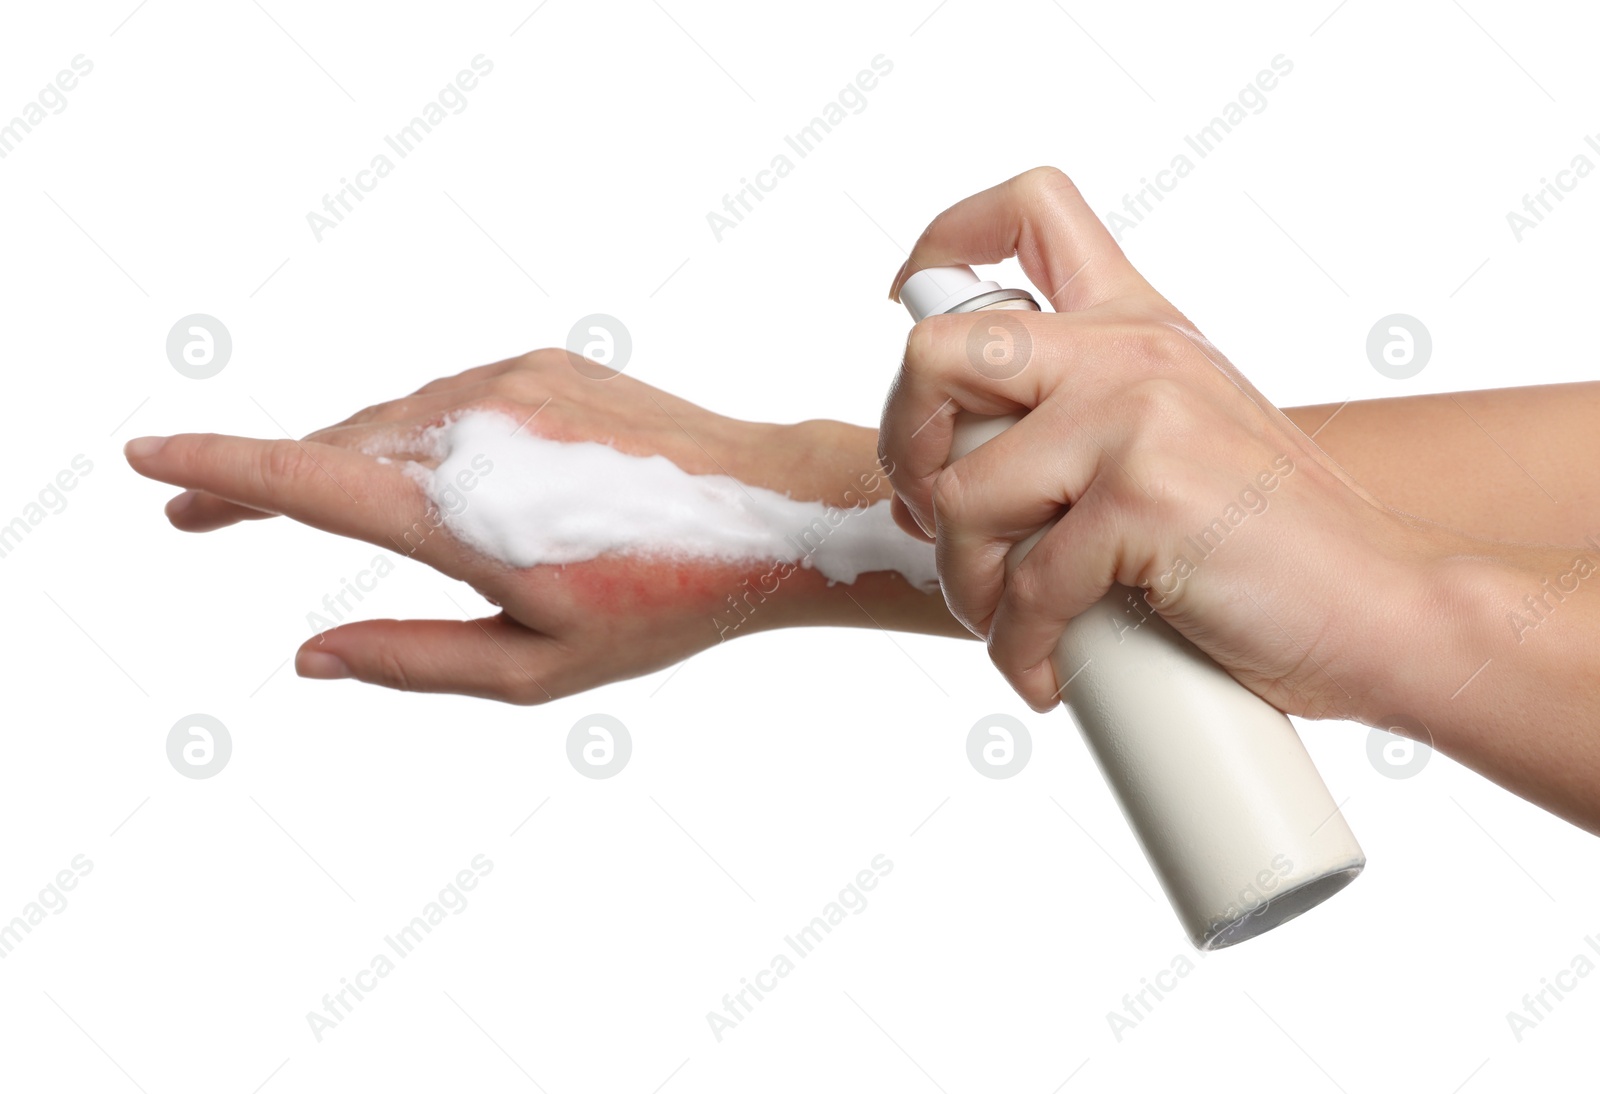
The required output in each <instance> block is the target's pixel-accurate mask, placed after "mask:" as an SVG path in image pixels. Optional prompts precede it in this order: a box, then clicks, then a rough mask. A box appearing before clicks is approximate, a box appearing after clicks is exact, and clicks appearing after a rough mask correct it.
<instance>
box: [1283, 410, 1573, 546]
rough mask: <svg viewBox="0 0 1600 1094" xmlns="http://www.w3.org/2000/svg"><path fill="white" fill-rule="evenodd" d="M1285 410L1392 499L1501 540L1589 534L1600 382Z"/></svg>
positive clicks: (1544, 540) (1548, 540)
mask: <svg viewBox="0 0 1600 1094" xmlns="http://www.w3.org/2000/svg"><path fill="white" fill-rule="evenodd" d="M1284 413H1285V414H1286V415H1288V417H1289V419H1290V420H1291V421H1293V422H1294V423H1295V425H1297V426H1299V427H1300V428H1301V430H1303V431H1304V432H1305V433H1306V434H1307V435H1308V436H1311V437H1312V438H1313V439H1314V440H1315V441H1316V443H1317V444H1318V445H1320V446H1321V447H1322V449H1323V451H1325V452H1327V453H1328V455H1329V456H1331V457H1332V458H1333V459H1334V461H1335V462H1336V463H1338V464H1339V465H1340V466H1341V467H1343V468H1344V469H1345V471H1346V472H1348V473H1349V474H1350V476H1351V477H1352V478H1354V479H1355V480H1356V481H1357V482H1358V483H1360V484H1361V485H1362V486H1363V487H1365V488H1366V489H1367V490H1368V491H1370V492H1371V493H1372V494H1373V495H1375V496H1376V497H1377V498H1378V500H1379V501H1381V502H1383V503H1384V504H1385V505H1387V506H1389V507H1390V508H1392V509H1398V510H1400V511H1401V512H1405V513H1410V514H1411V515H1413V516H1417V517H1421V518H1423V519H1424V520H1429V521H1434V522H1436V523H1439V524H1443V525H1445V526H1447V527H1450V528H1455V529H1457V530H1459V531H1461V532H1465V533H1467V534H1468V535H1472V536H1476V537H1479V538H1481V539H1488V540H1495V541H1499V542H1502V543H1532V544H1558V545H1562V546H1567V545H1573V546H1576V545H1578V544H1581V543H1583V542H1584V541H1585V539H1586V537H1589V536H1596V537H1597V538H1600V434H1597V432H1596V427H1597V426H1600V383H1582V384H1551V385H1546V386H1543V387H1522V388H1501V389H1497V390H1492V391H1472V392H1463V393H1460V394H1454V395H1418V396H1410V397H1405V398H1396V399H1370V400H1364V401H1360V402H1350V403H1345V404H1343V405H1342V406H1341V405H1340V404H1336V403H1335V404H1328V405H1323V406H1306V407H1292V408H1288V409H1286V410H1285V411H1284Z"/></svg>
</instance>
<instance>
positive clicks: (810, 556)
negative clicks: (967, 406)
mask: <svg viewBox="0 0 1600 1094" xmlns="http://www.w3.org/2000/svg"><path fill="white" fill-rule="evenodd" d="M423 449H424V451H427V452H428V453H429V454H430V455H433V456H435V457H436V458H437V459H438V465H437V467H435V468H431V469H430V468H428V467H425V466H423V465H421V464H416V463H412V464H408V465H407V472H408V474H410V475H411V477H412V478H414V479H415V480H416V481H417V482H418V484H419V485H421V486H422V488H423V490H424V491H425V492H426V494H427V495H428V498H429V500H431V501H432V502H433V504H434V505H436V506H437V507H438V508H439V511H440V513H441V514H442V515H443V517H444V520H445V524H446V526H447V527H448V528H449V529H450V531H451V533H452V534H453V535H455V536H456V537H457V538H458V539H460V540H462V541H463V542H465V543H467V544H469V545H470V546H472V547H474V548H476V549H477V550H479V551H481V552H483V553H484V554H486V555H489V556H491V557H493V558H496V559H499V560H500V561H501V562H504V563H506V564H507V565H511V566H517V567H530V566H544V565H559V564H565V563H571V562H584V561H587V560H589V559H594V558H599V557H600V556H602V555H608V554H631V555H643V556H655V557H662V558H668V559H678V560H693V559H708V560H715V561H718V562H733V563H738V562H757V561H772V562H787V563H790V564H793V565H797V566H803V567H807V568H812V569H815V570H817V572H819V573H821V574H822V575H823V576H824V577H826V578H827V579H828V580H829V581H830V582H835V581H842V582H845V583H846V584H850V583H853V582H854V581H855V580H856V578H857V577H859V576H860V575H861V574H864V573H873V572H877V571H893V572H895V573H898V574H900V575H901V576H902V577H904V578H905V579H906V580H907V581H909V582H911V583H912V584H913V585H916V586H917V587H919V588H921V589H924V590H931V589H934V588H937V586H938V583H939V579H938V574H937V571H936V570H935V567H934V554H933V546H932V544H928V543H924V542H922V541H920V540H917V539H913V538H912V537H911V536H909V535H907V534H906V533H904V532H903V531H901V530H900V528H899V527H898V526H897V525H896V524H895V523H894V519H893V518H892V517H891V516H890V514H889V506H888V505H887V504H885V503H881V502H880V503H877V504H860V503H861V502H865V501H866V499H865V497H860V498H859V501H858V503H857V504H856V505H854V506H844V507H840V506H828V505H824V504H822V503H821V502H806V501H796V500H795V499H793V498H789V497H786V496H785V495H783V494H780V493H777V492H776V491H773V490H767V489H764V488H762V487H759V486H749V485H746V484H745V483H742V482H740V481H739V480H738V479H735V478H732V477H730V476H728V475H691V474H689V473H688V472H687V471H684V470H683V469H682V468H680V467H679V466H678V465H677V464H675V463H673V462H672V461H671V460H669V459H667V458H666V457H665V456H633V455H629V454H627V453H625V452H619V451H617V450H616V449H614V448H611V447H610V446H608V445H604V444H599V443H596V442H592V441H555V440H551V439H549V438H547V437H539V436H535V435H532V434H528V433H524V432H523V431H522V430H521V429H520V428H519V427H518V423H517V422H516V420H515V419H513V418H510V417H508V416H506V415H504V414H501V413H499V412H496V411H489V410H473V411H468V412H467V413H465V414H462V415H461V416H459V417H457V418H454V419H452V420H450V421H447V422H446V423H444V424H443V425H439V426H435V427H433V428H431V429H429V430H428V431H427V433H426V435H425V437H424V445H423ZM469 483H470V484H471V485H470V487H469V486H468V485H467V484H469ZM847 500H848V499H847Z"/></svg>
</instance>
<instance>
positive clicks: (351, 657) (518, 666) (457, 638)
mask: <svg viewBox="0 0 1600 1094" xmlns="http://www.w3.org/2000/svg"><path fill="white" fill-rule="evenodd" d="M556 651H557V644H556V642H555V640H554V639H552V638H549V637H547V636H545V635H542V634H540V633H538V632H537V631H532V630H529V629H528V628H527V627H524V626H522V625H521V624H520V623H517V622H515V621H513V620H511V619H508V618H507V617H505V616H503V615H498V616H495V617H493V618H491V619H469V620H465V621H457V620H449V619H373V620H367V621H364V622H360V623H350V624H347V625H345V626H343V627H334V628H333V629H331V630H328V631H325V632H323V633H322V634H320V635H318V636H317V637H315V638H313V639H311V640H310V641H309V642H307V643H306V644H305V645H303V646H301V647H300V649H299V651H298V652H296V654H295V659H294V668H295V672H297V673H299V674H300V675H301V676H304V677H307V678H309V679H313V680H339V679H346V678H352V677H353V678H354V679H357V680H361V681H364V682H366V683H369V684H378V685H381V686H383V687H386V688H396V689H398V690H401V691H442V692H451V693H454V694H457V695H476V696H478V697H479V698H483V699H499V700H500V701H502V702H507V703H519V704H523V705H528V704H533V703H544V702H548V701H549V700H551V699H554V698H555V693H553V692H552V691H549V690H546V683H545V681H546V679H547V678H548V677H550V676H553V675H554V669H555V666H554V664H553V658H554V655H555V653H556ZM552 686H554V685H552Z"/></svg>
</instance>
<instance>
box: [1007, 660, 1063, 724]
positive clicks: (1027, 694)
mask: <svg viewBox="0 0 1600 1094" xmlns="http://www.w3.org/2000/svg"><path fill="white" fill-rule="evenodd" d="M1016 688H1017V692H1018V694H1020V695H1021V696H1022V698H1023V699H1024V700H1025V701H1026V702H1027V704H1028V705H1029V706H1030V707H1032V708H1033V709H1034V711H1035V712H1037V713H1039V714H1048V713H1050V711H1052V710H1054V709H1055V708H1056V707H1057V706H1058V705H1060V703H1061V685H1060V684H1058V683H1057V682H1056V672H1055V669H1054V667H1052V666H1051V664H1050V661H1049V660H1048V659H1046V660H1044V661H1041V662H1039V663H1038V664H1037V665H1035V666H1033V668H1031V669H1028V670H1026V671H1025V672H1023V673H1022V675H1021V676H1020V677H1019V678H1018V680H1017V682H1016Z"/></svg>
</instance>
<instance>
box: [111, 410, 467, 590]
mask: <svg viewBox="0 0 1600 1094" xmlns="http://www.w3.org/2000/svg"><path fill="white" fill-rule="evenodd" d="M124 451H125V453H126V455H127V458H128V463H129V464H131V465H132V467H133V469H134V470H135V471H137V472H138V473H139V474H141V475H144V476H145V477H146V478H151V479H156V480H157V481H159V482H166V483H171V484H172V485H174V486H183V487H188V488H189V489H191V490H203V491H205V492H207V493H209V494H213V495H216V496H217V497H220V498H226V499H227V500H228V501H231V502H234V503H236V504H238V505H243V506H248V507H249V508H251V509H255V510H259V511H262V512H266V513H281V514H282V515H283V516H286V517H289V518H291V519H292V520H297V521H299V522H300V523H302V524H308V525H310V526H311V527H313V528H319V529H321V530H322V531H325V532H332V533H334V534H335V535H341V536H349V537H350V538H352V539H360V540H365V541H366V542H368V543H371V544H374V545H376V546H379V547H383V548H386V549H388V550H391V551H398V552H399V553H401V554H404V555H412V556H415V557H417V558H419V559H421V560H422V561H424V562H427V563H428V564H429V565H431V566H434V567H436V568H437V569H440V570H443V571H444V572H445V573H448V574H450V575H451V576H453V577H454V576H460V575H461V573H462V572H464V571H465V570H466V569H467V568H468V565H469V562H470V556H469V554H468V552H467V551H466V550H465V549H464V548H462V547H461V546H460V545H459V544H457V543H456V541H455V540H453V539H452V538H450V537H449V536H446V535H440V534H439V532H440V530H441V529H442V528H443V526H444V518H443V516H442V515H441V514H439V513H438V511H437V509H436V507H434V506H432V505H430V504H429V503H428V500H427V498H426V497H425V495H424V494H423V491H422V489H421V487H419V486H418V485H417V484H416V483H414V482H413V481H411V480H410V479H409V478H407V477H406V475H405V473H404V472H403V471H402V470H401V464H399V463H387V464H384V463H379V462H378V461H377V460H376V459H374V458H373V457H371V456H367V455H365V454H363V453H360V452H356V451H352V450H351V449H348V448H341V447H339V446H337V445H331V444H322V443H320V442H317V441H295V440H272V441H264V440H256V439H253V438H250V437H230V436H227V435H224V434H220V433H180V434H177V435H176V436H172V437H140V438H139V439H137V440H133V441H129V442H128V444H127V446H126V447H125V449H124Z"/></svg>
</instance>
